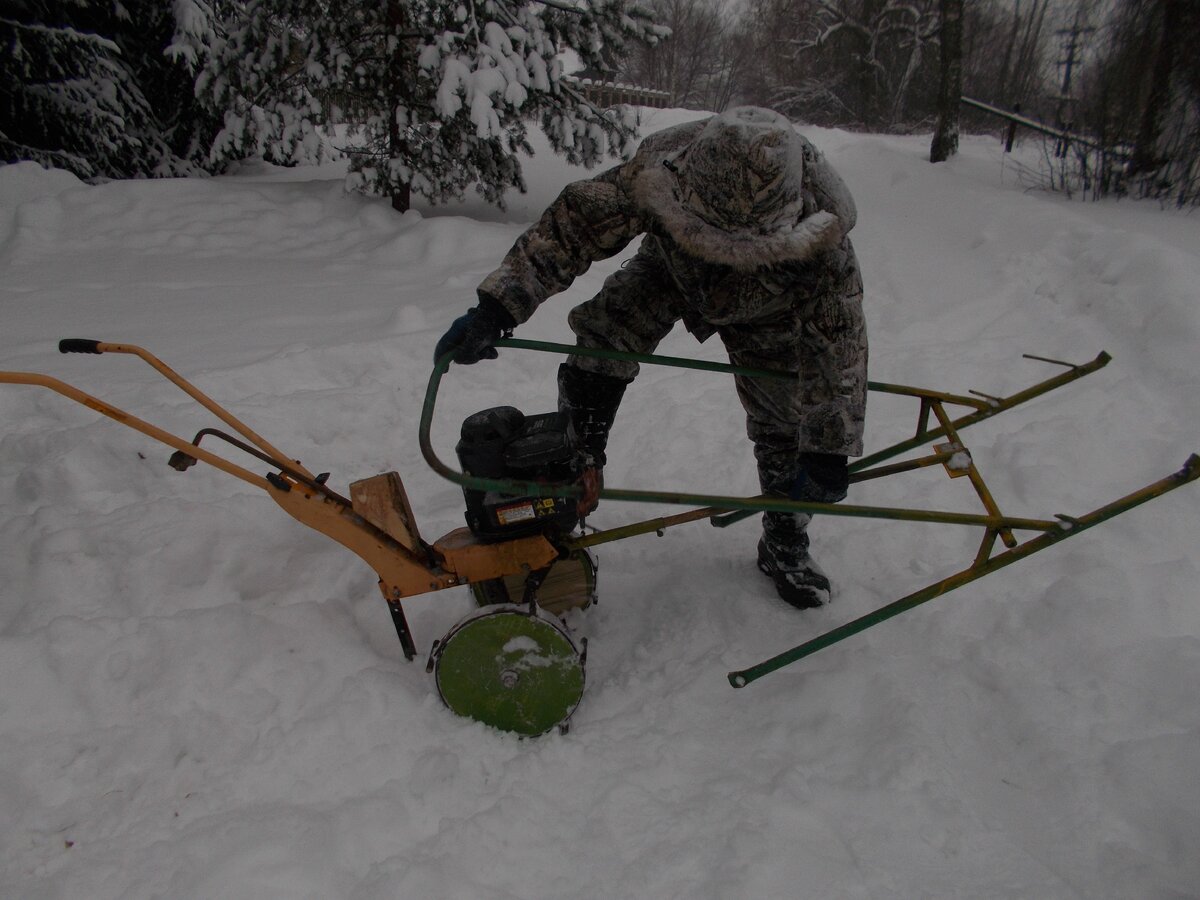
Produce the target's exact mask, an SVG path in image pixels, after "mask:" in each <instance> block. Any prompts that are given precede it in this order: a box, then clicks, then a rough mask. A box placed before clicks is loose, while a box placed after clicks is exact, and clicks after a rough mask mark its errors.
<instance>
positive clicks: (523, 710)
mask: <svg viewBox="0 0 1200 900" xmlns="http://www.w3.org/2000/svg"><path fill="white" fill-rule="evenodd" d="M434 677H435V679H436V681H437V688H438V693H439V694H441V697H442V700H443V701H444V702H445V704H446V705H447V706H448V707H450V709H452V710H454V712H456V713H458V714H459V715H460V716H466V717H467V718H470V719H475V720H476V721H479V722H483V723H484V724H486V725H491V726H492V727H494V728H499V729H501V730H502V731H513V732H516V733H517V734H522V735H528V736H533V735H538V734H545V733H546V732H547V731H549V730H550V729H551V728H553V727H554V726H555V725H561V724H563V723H565V722H566V721H567V720H568V719H570V718H571V714H572V713H573V712H575V708H576V707H577V706H578V705H579V701H580V699H581V698H582V697H583V684H584V674H583V658H582V657H581V656H580V654H579V651H578V650H576V649H575V644H574V642H573V641H572V640H571V638H570V637H569V636H568V635H567V633H566V632H565V631H564V630H563V628H562V627H561V626H560V625H559V624H558V623H557V622H556V621H554V620H553V619H552V618H550V617H549V616H545V615H544V614H541V613H537V614H534V615H530V613H529V610H528V609H527V608H525V607H521V606H512V605H505V606H491V607H487V608H486V609H483V610H480V611H479V612H476V613H473V614H472V615H470V616H468V617H467V618H466V619H464V620H463V621H461V622H459V624H458V625H456V626H454V628H453V629H451V631H450V633H449V634H447V635H446V637H445V638H443V639H442V641H441V643H440V644H439V646H438V649H437V660H436V663H435V669H434Z"/></svg>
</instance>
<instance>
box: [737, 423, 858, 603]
mask: <svg viewBox="0 0 1200 900" xmlns="http://www.w3.org/2000/svg"><path fill="white" fill-rule="evenodd" d="M773 450H775V451H776V452H772V451H773ZM755 453H756V455H757V457H758V461H759V466H758V474H759V481H760V483H761V484H762V488H763V493H765V494H768V495H776V496H781V497H789V498H790V499H792V500H804V501H809V502H812V503H837V502H838V501H839V500H842V499H844V498H845V496H846V489H847V487H848V486H849V472H848V469H847V466H846V457H844V456H838V455H836V454H830V453H810V452H804V453H800V454H799V455H798V456H795V457H793V456H791V454H789V453H786V452H778V451H777V448H774V447H772V445H770V444H767V443H765V442H760V444H758V445H756V446H755ZM811 521H812V516H810V515H807V514H805V513H782V512H769V513H764V514H763V536H762V540H760V541H759V542H758V567H759V568H760V569H762V571H763V572H765V573H766V574H767V575H769V576H770V578H771V580H772V581H774V582H775V590H776V591H778V592H779V596H780V597H781V598H782V599H783V600H784V602H786V603H790V604H791V605H792V606H795V607H797V608H798V609H812V608H814V607H817V606H824V605H825V604H826V603H828V602H829V597H830V584H829V578H828V577H827V576H826V575H825V573H824V572H823V571H821V567H820V566H818V565H817V563H816V561H815V560H813V558H812V556H811V555H810V554H809V552H808V523H809V522H811Z"/></svg>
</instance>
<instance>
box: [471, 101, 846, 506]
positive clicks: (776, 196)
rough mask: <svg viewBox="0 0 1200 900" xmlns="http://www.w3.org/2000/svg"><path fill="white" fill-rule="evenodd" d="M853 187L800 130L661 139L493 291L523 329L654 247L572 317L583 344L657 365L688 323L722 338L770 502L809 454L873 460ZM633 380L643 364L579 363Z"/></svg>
mask: <svg viewBox="0 0 1200 900" xmlns="http://www.w3.org/2000/svg"><path fill="white" fill-rule="evenodd" d="M856 216H857V213H856V210H855V207H854V201H853V199H852V198H851V197H850V194H849V192H848V191H847V189H846V187H845V185H844V183H843V182H842V181H841V179H840V178H839V177H838V176H837V174H836V173H835V172H834V171H833V169H832V168H831V167H830V166H829V165H828V164H827V163H826V162H825V160H824V159H823V157H821V155H820V154H819V153H818V152H817V151H816V149H815V148H814V147H813V146H812V145H811V144H810V143H809V142H808V141H807V140H805V139H804V138H803V137H801V136H800V135H798V134H797V133H796V132H795V130H794V129H793V128H792V126H791V125H790V123H788V122H787V120H786V119H784V118H783V117H781V116H778V115H777V114H775V113H772V112H770V111H768V110H761V109H756V108H753V107H742V108H739V109H735V110H731V111H729V112H726V113H723V114H721V115H720V116H714V117H712V118H711V119H707V120H703V121H700V122H694V123H687V124H685V125H680V126H676V127H674V128H669V129H666V130H665V131H661V132H658V133H656V134H653V135H651V136H649V137H648V138H646V140H645V141H643V143H642V146H641V147H640V149H639V150H638V152H637V153H636V154H635V155H634V157H633V158H632V159H631V160H630V161H629V162H627V163H624V164H623V165H620V166H616V167H614V168H612V169H609V170H608V171H606V172H604V173H602V174H600V175H598V176H596V177H595V178H592V179H588V180H585V181H579V182H575V183H573V184H570V185H568V186H567V187H566V188H564V189H563V191H562V193H561V194H560V195H559V196H558V198H557V199H556V200H555V201H554V202H553V203H552V204H551V205H550V207H549V208H548V209H547V210H546V211H545V213H543V215H542V217H541V219H540V220H539V221H538V222H537V223H536V224H535V225H534V226H533V227H532V228H530V229H529V230H528V231H526V232H525V234H523V235H522V236H521V237H520V238H519V239H518V240H517V242H516V244H515V245H514V246H513V248H512V249H511V250H510V251H509V253H508V254H507V255H506V256H505V258H504V261H503V263H502V264H501V265H500V267H499V268H498V269H497V270H496V271H494V272H493V273H491V274H490V275H489V276H488V277H487V278H486V279H484V281H483V282H482V284H481V285H480V287H479V293H480V294H481V295H485V296H488V297H491V298H492V299H494V300H496V301H497V302H499V303H500V304H501V305H503V306H504V307H505V309H507V310H508V312H509V313H510V314H511V315H512V316H513V318H514V320H515V321H516V322H518V323H520V322H523V321H525V320H526V319H528V318H529V316H530V315H532V314H533V312H534V310H535V309H536V308H537V306H538V305H539V304H540V303H541V302H542V301H544V300H545V299H546V298H548V297H550V296H552V295H554V294H557V293H559V292H560V291H563V290H565V289H566V288H567V287H568V286H569V285H570V284H571V283H572V281H573V280H574V279H575V278H576V277H577V276H579V275H581V274H583V273H584V272H585V271H587V269H588V267H589V266H590V265H591V263H593V262H595V261H598V260H602V259H607V258H609V257H611V256H613V255H614V254H616V253H619V252H620V251H621V250H622V249H624V248H625V247H626V246H627V245H628V244H629V243H630V242H631V241H632V240H633V239H634V238H635V237H637V236H638V235H644V238H643V240H642V244H641V247H640V248H639V250H638V252H637V254H636V255H635V256H634V257H633V258H632V259H631V260H629V261H628V262H627V263H626V264H625V265H624V266H623V267H622V268H621V269H619V270H618V271H617V272H615V273H614V274H613V275H611V276H610V277H609V278H608V279H607V280H606V281H605V283H604V285H603V287H602V288H601V290H600V292H599V293H598V294H597V295H596V296H595V297H593V298H592V299H591V300H589V301H587V302H586V303H583V304H581V305H579V306H577V307H576V308H575V309H573V310H572V311H571V314H570V318H569V322H570V326H571V328H572V330H573V331H574V332H575V334H576V336H577V339H578V342H579V344H580V345H581V346H586V347H606V348H614V349H618V350H628V351H632V352H637V353H649V352H651V351H653V350H654V348H655V347H656V346H657V345H658V343H659V341H661V340H662V338H663V337H665V336H666V335H667V333H668V332H669V331H670V330H671V328H672V327H673V326H674V324H675V322H677V321H679V320H683V322H684V324H685V326H686V327H687V328H688V330H689V331H690V332H691V333H692V334H693V335H695V336H696V337H697V338H698V339H699V340H701V341H704V340H707V339H708V338H709V337H711V336H712V335H713V334H718V335H719V336H720V338H721V340H722V341H723V342H724V344H725V346H726V348H727V350H728V352H729V356H730V360H731V361H732V362H733V363H734V364H735V365H742V366H751V367H759V368H769V369H784V370H787V371H794V372H796V373H797V376H798V377H797V380H796V382H795V383H792V382H788V381H782V380H777V379H752V378H744V377H738V379H737V391H738V396H739V398H740V399H741V401H742V404H743V406H744V407H745V409H746V415H747V433H748V435H749V437H750V439H751V440H752V441H753V442H754V445H755V454H756V457H757V459H758V462H759V471H760V477H761V478H762V479H763V481H764V488H765V487H766V483H767V482H768V481H772V482H774V481H777V480H778V478H779V477H780V475H781V474H782V473H786V472H794V470H795V456H796V454H797V453H798V452H800V451H817V452H825V453H838V454H845V455H847V456H857V455H860V454H861V453H862V429H863V419H864V415H865V411H866V392H867V372H866V369H867V336H866V327H865V323H864V320H863V315H862V290H863V289H862V279H861V276H860V274H859V269H858V262H857V260H856V258H855V255H854V249H853V247H852V245H851V243H850V240H849V238H848V237H847V236H846V235H847V233H848V232H849V231H850V229H851V228H852V227H853V226H854V224H855V220H856ZM569 362H571V364H573V365H575V366H578V367H579V368H581V369H584V370H588V371H594V372H598V373H601V374H605V375H611V376H616V377H619V378H624V379H630V380H631V379H632V378H634V377H635V376H636V375H637V371H638V367H637V365H636V364H634V363H625V362H619V361H610V360H597V359H594V358H589V357H572V358H571V359H570V360H569Z"/></svg>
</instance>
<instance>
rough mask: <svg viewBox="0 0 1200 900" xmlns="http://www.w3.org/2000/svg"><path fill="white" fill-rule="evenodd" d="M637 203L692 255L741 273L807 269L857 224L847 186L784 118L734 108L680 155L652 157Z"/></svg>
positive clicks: (638, 184)
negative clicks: (791, 266)
mask: <svg viewBox="0 0 1200 900" xmlns="http://www.w3.org/2000/svg"><path fill="white" fill-rule="evenodd" d="M646 149H650V150H651V153H650V158H649V159H647V160H646V161H645V162H646V164H645V166H644V168H643V169H642V171H640V172H639V173H638V174H637V176H636V178H635V180H634V184H633V199H634V202H635V203H636V204H637V206H638V207H639V208H641V209H642V210H644V211H645V212H646V213H649V214H650V215H651V216H652V217H653V218H654V219H655V220H656V221H657V222H658V223H659V224H660V225H661V226H662V228H663V229H664V230H665V231H666V232H667V234H668V235H669V236H670V237H671V238H672V239H673V240H674V241H675V242H676V243H677V244H678V245H679V247H680V249H682V250H683V251H684V252H685V253H688V254H689V255H693V256H696V257H698V258H699V259H702V260H705V261H707V262H712V263H718V264H721V265H727V266H730V267H732V268H733V269H735V270H737V271H745V272H749V271H754V270H756V269H761V268H764V267H771V266H776V265H780V264H784V263H796V262H803V261H804V260H807V259H810V258H812V257H814V256H816V255H817V254H819V253H822V252H824V251H826V250H829V249H832V248H833V247H836V246H837V245H838V244H839V243H840V241H841V240H842V238H843V237H844V236H845V234H846V232H848V231H849V230H850V229H851V228H852V227H853V226H854V222H855V218H856V212H855V208H854V201H853V199H851V198H850V194H849V192H848V191H847V190H846V188H845V185H844V184H843V183H842V182H841V179H840V178H838V177H837V175H836V174H834V173H833V170H832V169H830V168H829V166H828V165H826V164H825V162H824V160H823V159H822V158H821V156H820V154H819V153H817V151H816V149H815V148H814V147H813V146H812V145H811V144H810V143H809V142H808V141H806V140H805V139H804V138H803V137H801V136H800V135H799V134H797V133H796V131H795V130H794V129H793V128H792V125H791V123H790V122H788V120H787V119H786V118H784V117H783V116H781V115H779V114H778V113H775V112H772V111H771V110H766V109H761V108H758V107H737V108H735V109H732V110H729V111H727V112H725V113H722V114H721V115H718V116H713V117H712V118H711V119H708V120H707V121H706V122H704V124H703V126H702V127H701V128H700V129H699V130H698V132H697V133H696V134H695V137H694V138H693V139H692V140H691V141H690V142H688V143H687V144H686V145H684V146H683V147H682V148H671V149H670V150H669V151H668V152H666V153H662V152H659V153H654V152H653V149H651V148H646Z"/></svg>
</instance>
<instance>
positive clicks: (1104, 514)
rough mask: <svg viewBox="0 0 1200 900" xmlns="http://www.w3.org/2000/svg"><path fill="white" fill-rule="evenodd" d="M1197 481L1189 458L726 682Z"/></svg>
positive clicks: (740, 683)
mask: <svg viewBox="0 0 1200 900" xmlns="http://www.w3.org/2000/svg"><path fill="white" fill-rule="evenodd" d="M1197 478H1200V457H1198V456H1196V454H1192V455H1191V456H1189V457H1188V460H1187V462H1186V463H1185V464H1184V466H1183V468H1182V469H1180V470H1179V471H1178V472H1175V473H1173V474H1171V475H1168V476H1167V477H1166V478H1163V479H1161V480H1160V481H1156V482H1154V483H1153V484H1151V485H1148V486H1146V487H1144V488H1142V489H1141V490H1139V491H1134V492H1133V493H1132V494H1128V495H1126V496H1125V497H1122V498H1121V499H1119V500H1115V501H1113V502H1112V503H1109V504H1108V505H1107V506H1102V507H1100V508H1099V509H1096V510H1094V511H1092V512H1090V513H1088V514H1087V515H1084V516H1079V517H1078V518H1066V517H1063V520H1062V521H1061V522H1060V523H1059V524H1058V525H1057V526H1056V527H1055V528H1054V529H1053V530H1051V531H1047V532H1045V533H1044V534H1041V535H1038V536H1037V537H1035V538H1032V539H1031V540H1029V541H1026V542H1025V543H1024V544H1020V545H1018V546H1017V547H1015V548H1013V549H1011V550H1006V551H1004V552H1003V553H999V554H997V555H996V556H993V557H991V558H990V559H988V560H986V561H985V562H982V563H977V564H975V565H972V566H971V567H970V568H967V569H964V570H963V571H961V572H958V573H956V574H954V575H951V576H950V577H948V578H943V579H942V580H941V581H939V582H936V583H935V584H931V585H929V586H928V587H924V588H921V590H919V591H916V592H914V593H912V594H909V595H908V596H907V597H901V598H900V599H899V600H896V601H894V602H892V603H889V604H888V605H887V606H883V607H880V608H879V609H877V610H875V611H874V612H872V613H868V614H867V615H865V616H861V617H860V618H858V619H855V620H854V621H852V622H847V623H846V624H845V625H840V626H838V627H837V628H834V629H832V630H831V631H827V632H826V633H825V634H822V635H820V636H819V637H815V638H813V639H812V640H810V641H805V642H804V643H803V644H800V645H799V646H797V647H793V648H792V649H791V650H786V651H784V652H783V653H780V654H778V655H777V656H773V657H771V658H770V659H768V660H764V661H763V662H760V663H758V664H757V665H753V666H750V667H749V668H747V669H742V670H740V671H737V672H730V673H729V676H728V677H729V683H730V684H731V685H733V686H734V687H735V688H742V687H745V686H746V685H748V684H749V683H750V682H752V681H755V680H757V679H759V678H762V677H763V676H764V675H769V674H770V673H771V672H775V671H778V670H779V669H782V668H783V667H784V666H788V665H791V664H792V663H794V662H797V661H798V660H801V659H804V657H806V656H811V655H812V654H814V653H816V652H817V651H818V650H823V649H825V648H826V647H829V646H832V645H833V644H836V643H838V642H839V641H844V640H845V639H846V638H848V637H851V636H852V635H855V634H858V633H859V632H862V631H866V630H867V629H868V628H873V627H874V626H876V625H878V624H880V623H881V622H885V621H887V620H888V619H891V618H893V617H894V616H898V615H900V614H901V613H905V612H908V611H909V610H910V609H913V608H914V607H917V606H920V605H921V604H922V603H927V602H929V601H930V600H933V599H935V598H937V597H940V596H942V595H943V594H948V593H949V592H950V591H953V590H955V589H956V588H960V587H962V586H963V585H964V584H969V583H970V582H972V581H975V580H976V579H977V578H982V577H983V576H984V575H989V574H991V573H992V572H995V571H996V570H997V569H1002V568H1004V567H1005V566H1007V565H1010V564H1011V563H1015V562H1017V561H1018V560H1022V559H1024V558H1025V557H1027V556H1032V555H1033V554H1034V553H1037V552H1038V551H1039V550H1044V549H1046V548H1047V547H1049V546H1050V545H1052V544H1057V543H1058V542H1059V541H1063V540H1066V539H1067V538H1069V537H1074V536H1075V535H1077V534H1080V533H1081V532H1084V531H1086V530H1087V529H1089V528H1091V527H1093V526H1094V525H1099V524H1100V523H1101V522H1104V521H1107V520H1108V519H1111V518H1113V517H1114V516H1119V515H1120V514H1121V513H1123V512H1127V511H1129V510H1131V509H1133V508H1134V507H1135V506H1140V505H1141V504H1143V503H1146V502H1147V501H1149V500H1153V499H1155V498H1156V497H1161V496H1162V495H1163V494H1165V493H1167V492H1168V491H1173V490H1175V488H1177V487H1181V486H1182V485H1185V484H1187V483H1188V482H1191V481H1195V480H1196V479H1197Z"/></svg>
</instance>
